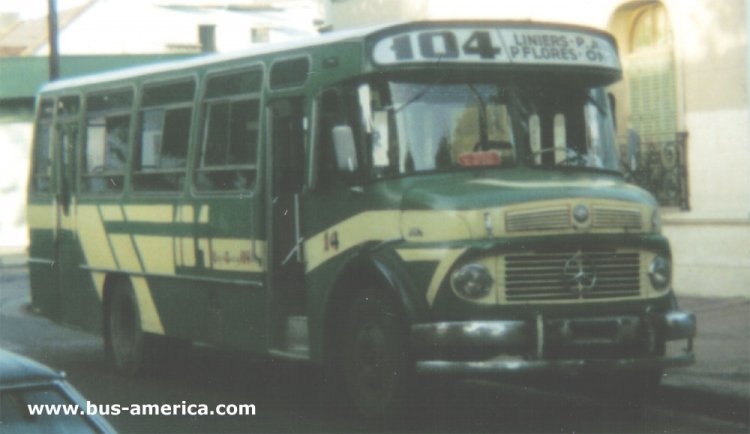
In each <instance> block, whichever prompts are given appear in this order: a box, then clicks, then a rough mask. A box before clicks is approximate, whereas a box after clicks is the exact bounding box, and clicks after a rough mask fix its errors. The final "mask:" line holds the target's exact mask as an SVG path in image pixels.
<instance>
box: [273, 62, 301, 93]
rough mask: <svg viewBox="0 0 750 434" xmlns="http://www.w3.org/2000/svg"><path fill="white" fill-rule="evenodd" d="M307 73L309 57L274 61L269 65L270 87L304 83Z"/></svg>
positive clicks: (275, 87) (279, 87)
mask: <svg viewBox="0 0 750 434" xmlns="http://www.w3.org/2000/svg"><path fill="white" fill-rule="evenodd" d="M309 74H310V59H308V58H307V57H298V58H295V59H288V60H281V61H278V62H274V64H273V65H272V66H271V80H270V81H271V82H270V86H271V89H282V88H285V87H295V86H301V85H303V84H305V82H306V81H307V77H308V75H309Z"/></svg>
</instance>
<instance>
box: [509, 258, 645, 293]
mask: <svg viewBox="0 0 750 434" xmlns="http://www.w3.org/2000/svg"><path fill="white" fill-rule="evenodd" d="M566 265H567V267H566ZM579 271H583V275H585V277H586V278H587V279H589V280H588V281H585V279H579V280H584V282H583V283H582V284H579V283H578V281H576V280H575V279H574V275H575V274H577V273H578V272H579ZM592 276H596V277H595V280H594V281H593V284H591V282H592V280H591V279H592ZM505 291H506V298H507V300H508V301H535V300H539V301H542V300H568V299H597V298H614V297H636V296H638V295H639V294H640V256H639V254H638V253H637V252H616V251H612V250H610V251H582V252H575V251H568V252H552V253H532V254H523V255H507V256H505Z"/></svg>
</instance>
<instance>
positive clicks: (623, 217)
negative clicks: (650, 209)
mask: <svg viewBox="0 0 750 434" xmlns="http://www.w3.org/2000/svg"><path fill="white" fill-rule="evenodd" d="M591 225H592V226H593V227H595V228H625V229H641V212H640V211H638V210H637V209H624V208H609V207H603V206H594V208H593V210H592V212H591Z"/></svg>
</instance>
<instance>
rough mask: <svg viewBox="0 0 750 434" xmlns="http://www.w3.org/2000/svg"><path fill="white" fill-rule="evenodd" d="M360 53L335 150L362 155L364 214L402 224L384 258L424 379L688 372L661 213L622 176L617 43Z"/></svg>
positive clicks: (485, 38)
mask: <svg viewBox="0 0 750 434" xmlns="http://www.w3.org/2000/svg"><path fill="white" fill-rule="evenodd" d="M366 46H367V49H366V56H368V61H369V67H368V74H367V75H366V78H365V79H363V80H359V81H357V82H353V83H350V84H349V85H348V86H349V87H348V94H349V95H351V98H350V107H349V108H348V110H346V112H347V113H348V114H349V115H350V116H351V119H354V120H353V121H352V122H350V127H345V128H343V129H341V128H340V127H339V130H338V131H336V128H334V132H333V136H334V138H333V142H334V144H335V148H336V152H337V156H339V157H341V158H340V161H344V160H346V156H347V153H348V154H351V155H352V156H353V155H360V157H359V158H360V163H359V164H360V165H361V166H363V167H360V168H358V169H357V170H360V171H363V172H366V174H365V175H363V176H365V177H366V178H367V179H368V181H367V182H366V183H365V187H364V189H363V191H364V193H365V194H367V193H368V192H373V193H372V194H379V195H381V196H380V197H379V198H378V199H373V200H372V203H383V202H387V201H391V203H393V207H398V215H397V218H395V220H394V224H395V225H397V226H398V234H399V236H400V238H399V240H398V241H385V242H383V243H382V244H381V245H378V246H377V247H376V248H375V251H376V252H375V253H374V254H380V255H383V256H385V255H386V253H384V252H385V251H390V252H391V253H393V254H394V256H395V257H398V258H399V259H400V261H401V262H400V264H402V265H401V266H403V267H404V269H405V270H407V272H406V274H407V275H408V276H409V277H408V282H409V283H408V284H405V285H404V286H405V287H408V288H412V289H411V291H412V292H413V293H412V294H408V295H407V296H404V297H402V299H409V300H411V302H410V306H408V307H406V308H404V309H403V310H413V311H414V312H415V313H409V314H407V315H405V316H407V317H409V318H410V323H409V326H408V328H409V333H410V342H409V347H408V354H409V357H410V360H411V361H412V362H413V363H414V365H413V367H414V369H415V371H416V372H417V373H420V374H455V375H458V376H461V377H466V376H472V375H503V374H521V373H541V372H566V373H567V372H574V373H581V372H583V373H586V372H588V373H593V374H594V375H601V376H602V377H603V378H607V377H609V378H619V379H621V380H624V381H622V384H626V383H631V384H632V383H638V384H642V385H651V386H653V385H655V384H656V382H658V379H659V377H660V376H661V371H662V369H664V368H667V367H676V366H685V365H689V364H691V363H693V361H694V357H693V354H692V338H693V337H694V335H695V328H696V324H695V317H694V316H693V315H692V314H691V313H689V312H685V311H681V310H679V308H678V307H677V303H676V299H675V296H674V293H673V291H672V280H671V278H672V269H671V268H672V265H671V253H670V248H669V244H668V241H667V240H666V239H665V238H664V237H663V236H662V235H661V228H660V220H659V208H658V204H657V202H656V201H655V199H654V198H653V196H651V195H650V194H649V193H648V192H646V191H644V190H642V189H640V188H638V187H635V186H633V185H630V184H627V183H626V182H625V180H624V178H623V176H622V174H621V173H620V163H619V157H618V151H617V147H616V142H615V140H616V138H615V126H614V122H613V115H612V112H611V103H610V100H609V97H608V94H607V91H606V86H608V85H610V84H612V83H614V82H616V81H617V80H619V79H620V77H621V70H620V64H619V60H618V57H617V50H616V46H615V43H614V41H613V39H612V38H611V37H610V36H609V35H607V34H605V33H601V32H598V31H593V30H590V29H584V28H578V27H569V26H554V25H541V24H532V23H429V24H427V23H423V24H411V25H403V26H398V27H392V28H389V29H387V30H385V31H381V32H380V33H376V34H374V35H372V36H371V37H370V39H369V40H368V43H367V44H366ZM353 114H356V115H353ZM355 118H356V119H355ZM352 143H353V145H354V148H355V149H354V150H352V149H349V150H348V151H347V148H352ZM381 224H387V221H386V220H385V219H384V220H383V221H382V223H381ZM378 252H380V253H378ZM381 263H383V264H387V263H389V262H388V261H387V260H383V261H381ZM390 263H394V262H393V261H392V262H390ZM381 268H387V267H386V266H382V267H381ZM396 274H397V273H396ZM393 280H394V281H395V280H398V279H397V278H394V279H393ZM404 280H407V279H404ZM394 310H395V309H394ZM382 334H383V336H385V337H387V336H388V334H387V330H386V331H385V332H383V333H382ZM363 336H367V334H366V333H365V334H363ZM363 339H364V341H365V342H363V343H362V345H363V346H365V347H366V346H367V344H368V343H369V345H370V346H372V347H375V348H377V347H378V343H377V342H378V341H377V339H371V342H369V341H367V339H366V338H363ZM673 342H674V343H676V344H675V345H673V344H672V343H673ZM381 346H383V347H387V345H384V344H382V345H381ZM373 353H376V354H377V351H373ZM375 359H377V357H375ZM381 362H383V363H386V362H387V360H384V361H381ZM378 363H380V362H378ZM378 363H374V366H375V367H374V368H373V369H377V366H381V365H382V364H383V363H380V364H378ZM361 364H362V365H366V363H365V362H362V363H361ZM361 371H362V373H361V376H362V378H361V379H360V380H361V381H360V383H361V385H363V386H362V387H361V389H363V390H366V387H365V386H364V385H366V384H367V381H366V380H367V378H366V377H367V375H368V374H367V372H369V371H367V370H366V369H364V368H362V369H361ZM352 378H353V379H352V380H351V381H352V382H354V383H356V381H357V377H356V375H355V374H352ZM388 381H390V380H388ZM615 392H616V391H615ZM355 393H356V392H355Z"/></svg>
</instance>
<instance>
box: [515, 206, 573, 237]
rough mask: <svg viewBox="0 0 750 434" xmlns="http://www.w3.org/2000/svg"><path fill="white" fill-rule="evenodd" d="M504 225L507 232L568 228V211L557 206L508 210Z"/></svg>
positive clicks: (566, 208)
mask: <svg viewBox="0 0 750 434" xmlns="http://www.w3.org/2000/svg"><path fill="white" fill-rule="evenodd" d="M505 225H506V230H507V231H508V232H522V231H544V230H558V229H569V228H570V227H571V225H570V211H569V210H568V207H559V208H547V209H535V210H533V211H515V212H509V213H508V214H507V215H506V221H505Z"/></svg>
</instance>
